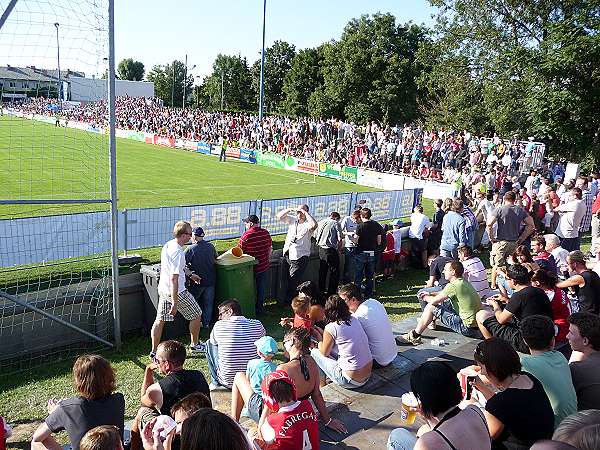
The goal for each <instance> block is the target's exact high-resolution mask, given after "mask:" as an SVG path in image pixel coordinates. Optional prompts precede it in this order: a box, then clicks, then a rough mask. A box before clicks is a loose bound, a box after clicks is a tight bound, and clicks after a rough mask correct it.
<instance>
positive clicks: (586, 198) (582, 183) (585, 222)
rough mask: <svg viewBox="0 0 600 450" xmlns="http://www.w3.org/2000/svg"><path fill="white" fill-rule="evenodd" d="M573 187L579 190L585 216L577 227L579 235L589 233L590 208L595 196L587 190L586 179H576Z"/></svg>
mask: <svg viewBox="0 0 600 450" xmlns="http://www.w3.org/2000/svg"><path fill="white" fill-rule="evenodd" d="M575 187H576V188H579V189H581V199H582V200H583V204H584V205H585V214H584V215H583V217H582V219H581V224H580V225H579V234H580V235H582V234H583V233H587V232H588V231H590V225H591V223H592V206H593V204H594V199H595V196H594V195H593V194H592V193H591V192H590V190H589V183H588V178H587V177H578V178H577V180H576V181H575Z"/></svg>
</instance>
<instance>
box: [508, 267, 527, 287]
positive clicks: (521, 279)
mask: <svg viewBox="0 0 600 450" xmlns="http://www.w3.org/2000/svg"><path fill="white" fill-rule="evenodd" d="M506 276H507V277H508V278H510V279H511V280H513V281H514V282H515V283H517V284H520V285H521V286H526V285H528V284H529V283H530V282H531V274H530V273H529V270H528V269H527V267H525V266H523V265H521V264H512V265H509V266H508V267H507V268H506Z"/></svg>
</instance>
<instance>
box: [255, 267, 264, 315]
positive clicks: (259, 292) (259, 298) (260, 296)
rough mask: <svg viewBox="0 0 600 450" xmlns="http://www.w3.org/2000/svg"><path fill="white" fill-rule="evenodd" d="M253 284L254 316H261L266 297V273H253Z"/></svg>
mask: <svg viewBox="0 0 600 450" xmlns="http://www.w3.org/2000/svg"><path fill="white" fill-rule="evenodd" d="M254 283H255V284H256V307H255V312H256V314H262V313H263V310H264V305H265V297H266V296H267V271H266V270H265V271H263V272H259V273H256V272H255V273H254Z"/></svg>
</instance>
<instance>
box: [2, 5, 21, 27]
mask: <svg viewBox="0 0 600 450" xmlns="http://www.w3.org/2000/svg"><path fill="white" fill-rule="evenodd" d="M17 1H18V0H10V3H9V4H8V6H7V7H6V9H5V10H4V12H3V13H2V17H0V30H1V29H2V27H3V26H4V23H5V22H6V19H8V16H10V13H11V12H12V10H13V8H14V7H15V5H16V4H17Z"/></svg>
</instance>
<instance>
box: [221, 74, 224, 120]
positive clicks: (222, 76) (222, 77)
mask: <svg viewBox="0 0 600 450" xmlns="http://www.w3.org/2000/svg"><path fill="white" fill-rule="evenodd" d="M224 77H225V75H224V73H223V69H221V110H223V79H224Z"/></svg>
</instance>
